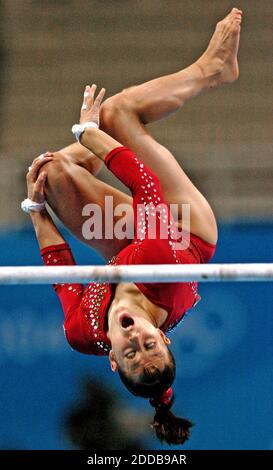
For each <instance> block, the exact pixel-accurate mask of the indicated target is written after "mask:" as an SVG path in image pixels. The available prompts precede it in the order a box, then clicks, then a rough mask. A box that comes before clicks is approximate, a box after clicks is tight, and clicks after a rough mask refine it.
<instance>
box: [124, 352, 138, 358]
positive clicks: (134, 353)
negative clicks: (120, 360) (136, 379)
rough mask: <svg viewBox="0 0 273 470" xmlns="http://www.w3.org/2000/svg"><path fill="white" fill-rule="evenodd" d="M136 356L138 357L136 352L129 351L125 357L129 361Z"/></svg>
mask: <svg viewBox="0 0 273 470" xmlns="http://www.w3.org/2000/svg"><path fill="white" fill-rule="evenodd" d="M135 355H136V352H135V351H129V352H127V353H126V354H125V357H127V359H133V358H134V357H135Z"/></svg>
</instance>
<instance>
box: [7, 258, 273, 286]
mask: <svg viewBox="0 0 273 470" xmlns="http://www.w3.org/2000/svg"><path fill="white" fill-rule="evenodd" d="M189 281H199V282H222V281H235V282H237V281H273V263H253V264H198V265H195V264H184V265H181V264H156V265H128V266H124V265H119V266H110V265H109V266H108V265H102V266H12V267H11V266H3V267H0V285H1V284H2V285H18V284H53V283H54V284H55V283H69V284H73V283H84V284H85V283H89V282H111V283H118V282H189Z"/></svg>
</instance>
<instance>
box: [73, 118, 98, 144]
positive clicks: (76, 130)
mask: <svg viewBox="0 0 273 470" xmlns="http://www.w3.org/2000/svg"><path fill="white" fill-rule="evenodd" d="M90 127H93V128H95V129H98V127H99V126H98V124H97V123H96V122H93V121H89V122H85V123H84V124H74V126H72V129H71V130H72V132H73V134H74V136H75V137H76V139H77V141H78V142H79V141H80V137H81V135H82V133H83V132H84V131H85V129H88V128H90Z"/></svg>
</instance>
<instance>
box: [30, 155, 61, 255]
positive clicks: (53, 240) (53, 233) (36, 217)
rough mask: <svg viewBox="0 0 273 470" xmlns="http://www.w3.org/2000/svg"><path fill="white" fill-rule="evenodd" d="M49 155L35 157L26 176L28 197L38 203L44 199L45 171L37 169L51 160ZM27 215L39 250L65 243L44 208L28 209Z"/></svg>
mask: <svg viewBox="0 0 273 470" xmlns="http://www.w3.org/2000/svg"><path fill="white" fill-rule="evenodd" d="M49 155H50V154H46V155H45V156H44V157H42V156H41V157H38V158H35V160H34V161H33V163H32V165H31V167H30V168H29V171H28V173H27V177H26V178H27V190H28V198H29V199H31V200H32V201H34V202H36V203H38V204H43V203H44V201H45V196H44V184H45V181H46V177H47V174H46V172H45V171H41V172H40V174H39V171H40V170H41V169H42V166H43V165H44V164H45V163H48V162H50V161H51V160H52V157H50V156H49ZM38 174H39V176H38ZM29 215H30V217H31V220H32V223H33V226H34V230H35V233H36V237H37V240H38V243H39V245H40V248H41V250H42V249H43V248H46V247H47V246H51V245H57V244H60V243H65V240H64V239H63V237H62V235H61V234H60V233H59V231H58V229H57V227H56V226H55V224H54V222H53V220H52V219H51V217H50V215H49V213H48V212H47V211H46V209H43V210H41V211H40V212H38V211H34V210H30V211H29Z"/></svg>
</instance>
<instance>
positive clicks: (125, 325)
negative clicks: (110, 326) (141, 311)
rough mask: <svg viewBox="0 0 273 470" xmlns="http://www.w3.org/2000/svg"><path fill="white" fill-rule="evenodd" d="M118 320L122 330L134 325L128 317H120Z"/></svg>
mask: <svg viewBox="0 0 273 470" xmlns="http://www.w3.org/2000/svg"><path fill="white" fill-rule="evenodd" d="M120 320H121V326H122V328H128V327H129V326H132V325H134V320H133V319H132V318H131V317H129V316H128V315H122V317H121V319H120Z"/></svg>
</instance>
